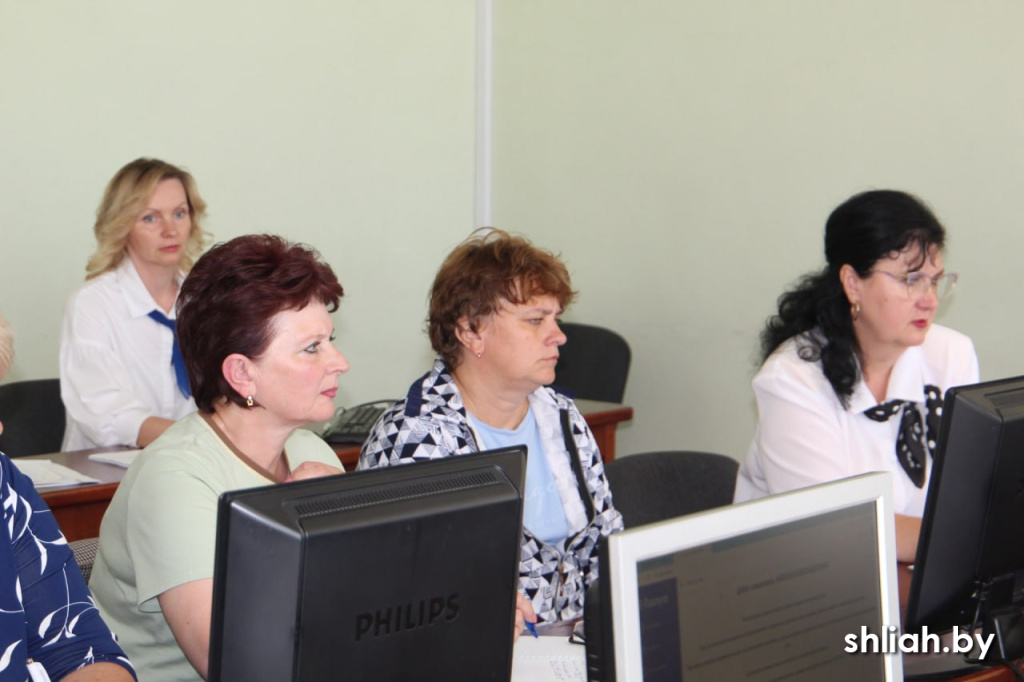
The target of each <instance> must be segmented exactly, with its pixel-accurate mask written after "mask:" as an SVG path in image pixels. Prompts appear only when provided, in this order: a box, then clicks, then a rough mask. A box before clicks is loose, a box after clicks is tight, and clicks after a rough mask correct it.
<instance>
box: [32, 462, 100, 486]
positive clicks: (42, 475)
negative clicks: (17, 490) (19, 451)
mask: <svg viewBox="0 0 1024 682" xmlns="http://www.w3.org/2000/svg"><path fill="white" fill-rule="evenodd" d="M14 466H16V467H18V470H19V471H21V473H23V474H25V475H26V476H28V477H29V478H31V479H32V484H33V485H34V486H35V487H36V490H51V489H53V488H69V487H71V486H76V485H87V484H90V483H99V481H98V480H97V479H95V478H92V477H91V476H86V475H85V474H80V473H78V472H77V471H75V470H74V469H69V468H68V467H66V466H64V465H62V464H57V463H55V462H51V461H50V460H48V459H25V458H20V459H16V460H14Z"/></svg>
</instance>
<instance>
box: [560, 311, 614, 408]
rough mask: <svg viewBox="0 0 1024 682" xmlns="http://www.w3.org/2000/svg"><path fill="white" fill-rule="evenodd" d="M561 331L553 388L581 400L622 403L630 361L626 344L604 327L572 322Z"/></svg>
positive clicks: (564, 324)
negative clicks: (564, 339)
mask: <svg viewBox="0 0 1024 682" xmlns="http://www.w3.org/2000/svg"><path fill="white" fill-rule="evenodd" d="M561 327H562V332H563V333H564V334H565V336H566V342H565V345H564V346H562V347H561V349H560V351H559V358H558V365H557V367H556V368H555V382H554V386H556V387H557V388H561V389H565V390H566V391H568V392H569V393H571V394H572V396H573V397H574V398H579V399H581V400H603V401H605V402H609V403H621V402H622V397H623V396H624V395H625V393H626V379H627V378H628V377H629V361H630V358H631V353H630V350H629V344H628V343H626V340H625V339H624V338H622V337H621V336H619V335H618V334H616V333H615V332H613V331H611V330H610V329H605V328H604V327H595V326H593V325H589V324H577V323H575V322H563V323H562V325H561Z"/></svg>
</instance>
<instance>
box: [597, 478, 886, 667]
mask: <svg viewBox="0 0 1024 682" xmlns="http://www.w3.org/2000/svg"><path fill="white" fill-rule="evenodd" d="M891 485H892V483H891V479H890V476H889V474H887V473H877V474H866V475H863V476H858V477H854V478H850V479H845V480H843V481H839V482H835V483H827V484H823V485H820V486H814V487H812V488H805V489H802V490H798V491H794V492H791V493H785V494H781V495H775V496H772V497H766V498H763V499H759V500H754V501H751V502H746V503H743V504H738V505H733V506H731V507H723V508H720V509H715V510H711V511H707V512H703V513H698V514H692V515H688V516H683V517H679V518H677V519H673V520H670V521H664V522H661V523H655V524H651V525H647V526H641V527H638V528H636V529H633V530H627V531H625V532H623V533H618V534H616V535H611V536H609V537H608V540H607V551H606V559H605V563H603V564H602V566H601V587H602V588H603V589H602V590H601V596H600V609H599V613H600V618H601V628H600V629H601V630H602V631H603V634H602V636H600V637H599V640H600V641H602V643H603V644H605V645H607V643H608V642H609V641H611V642H613V645H612V647H611V648H612V650H613V651H614V655H613V656H606V655H605V654H604V653H603V652H597V651H592V646H591V639H590V631H589V630H590V627H589V626H590V623H587V626H588V633H587V658H588V674H589V679H590V680H591V682H594V681H595V680H601V681H602V682H605V681H609V680H620V681H621V682H626V681H628V680H641V679H642V680H644V681H645V682H679V681H680V680H686V682H702V681H705V680H707V681H710V682H720V681H721V680H749V681H751V682H766V681H768V680H787V681H794V682H795V681H798V680H813V681H818V680H826V679H827V680H850V681H856V682H868V681H880V680H886V681H890V682H895V681H896V680H902V679H903V676H902V661H901V658H900V656H899V654H898V653H897V654H895V655H892V654H889V653H881V652H882V651H886V650H891V647H889V648H888V649H887V647H886V642H888V641H890V640H891V639H892V637H893V636H895V635H896V634H897V633H898V627H899V603H898V590H897V586H896V543H895V531H894V523H893V509H892V491H891ZM588 596H589V595H588ZM587 607H588V608H587V619H588V620H589V619H590V618H591V617H592V615H594V614H593V613H592V610H591V604H590V603H589V602H588V604H587ZM608 623H610V624H611V627H610V628H609V627H607V625H608ZM861 645H863V649H865V650H866V651H867V652H868V653H860V651H861V650H862V647H861ZM851 646H852V647H854V648H856V651H855V652H851ZM874 652H877V653H874ZM609 658H613V659H614V660H613V661H608V660H607V659H609ZM602 661H605V662H606V665H608V666H609V667H607V668H605V669H604V670H603V671H602V670H601V669H600V663H601V662H602ZM595 662H596V663H598V666H597V667H594V664H595ZM610 670H614V675H612V674H609V671H610Z"/></svg>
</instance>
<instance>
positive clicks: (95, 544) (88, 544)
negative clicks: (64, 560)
mask: <svg viewBox="0 0 1024 682" xmlns="http://www.w3.org/2000/svg"><path fill="white" fill-rule="evenodd" d="M99 546H100V539H99V538H85V539H83V540H75V541H74V542H69V543H68V547H70V548H71V553H72V554H74V555H75V561H76V562H78V570H80V571H81V572H82V577H83V578H85V583H86V584H87V585H88V584H89V578H90V577H91V576H92V565H93V562H95V561H96V550H97V549H99Z"/></svg>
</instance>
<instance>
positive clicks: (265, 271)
mask: <svg viewBox="0 0 1024 682" xmlns="http://www.w3.org/2000/svg"><path fill="white" fill-rule="evenodd" d="M342 295H343V291H342V287H341V285H340V284H339V283H338V280H337V278H336V277H335V275H334V273H333V272H332V271H331V269H330V267H329V266H328V265H327V264H325V263H323V262H322V261H321V260H320V258H319V255H318V254H317V253H316V252H315V251H313V250H312V249H310V248H308V247H305V246H302V245H297V244H291V243H289V242H287V241H285V240H284V239H281V238H280V237H274V236H268V235H249V236H244V237H238V238H236V239H233V240H231V241H230V242H227V243H225V244H220V245H217V246H215V247H214V248H212V249H211V250H210V251H209V252H208V253H206V254H205V255H204V256H203V257H201V258H200V259H199V261H198V262H197V263H196V265H195V267H194V268H193V270H192V272H191V274H190V275H189V276H188V278H187V279H186V280H185V282H184V283H183V284H182V287H181V293H180V296H179V299H178V309H177V319H178V334H179V338H180V342H181V352H182V355H183V356H184V360H185V365H186V367H187V369H188V375H189V380H190V383H191V386H192V391H193V395H194V397H195V401H196V407H197V408H198V410H199V411H198V413H196V414H192V415H189V416H187V417H185V418H183V419H182V420H180V421H179V422H177V423H176V424H174V425H173V426H172V427H170V428H169V429H167V431H165V432H164V433H163V435H161V436H160V437H159V438H158V439H157V440H156V441H154V442H153V444H152V445H150V446H149V447H147V448H146V449H145V450H144V451H143V452H142V453H141V454H140V455H139V457H138V459H137V460H136V461H135V462H134V463H133V464H132V466H131V468H130V469H129V470H128V472H127V473H126V474H125V478H124V481H123V482H122V483H121V485H120V486H119V487H118V490H117V493H116V494H115V495H114V499H113V500H112V502H111V504H110V508H109V510H108V511H107V513H106V515H105V516H104V518H103V524H102V526H101V528H100V546H99V552H98V554H97V557H96V564H95V567H94V569H93V576H92V581H91V586H92V588H93V592H94V594H95V596H96V601H97V604H98V605H99V608H100V611H101V612H102V613H103V615H104V617H105V618H106V619H107V622H108V623H110V624H111V626H112V627H113V628H114V629H115V631H116V632H118V633H120V635H121V644H122V646H123V647H124V648H125V650H126V651H127V652H130V654H129V655H131V656H132V658H133V660H134V662H135V664H136V668H137V669H138V671H139V677H140V678H141V679H144V680H147V681H149V680H153V681H157V682H159V681H160V680H191V679H195V680H198V679H200V678H205V677H206V672H207V662H208V656H209V639H210V613H211V602H212V595H213V563H214V561H213V554H214V544H215V532H216V525H217V523H216V521H217V499H218V497H219V496H220V494H221V493H222V492H224V491H226V490H235V489H239V488H251V487H256V486H261V485H269V484H271V483H283V482H287V481H292V480H298V479H303V478H312V477H316V476H324V475H329V474H338V473H341V470H340V469H339V468H338V464H339V463H338V458H337V456H336V455H335V454H334V452H333V451H332V450H331V449H330V447H329V446H327V444H326V443H324V442H323V441H322V440H321V439H320V438H319V437H318V436H316V435H315V434H314V433H313V432H312V431H307V430H304V429H300V428H299V427H301V426H304V425H306V424H309V423H311V422H317V421H324V420H326V419H328V418H329V417H330V416H331V414H332V413H333V411H334V395H335V393H336V392H337V382H338V376H339V375H340V374H342V373H344V372H345V371H347V370H348V362H347V361H346V360H345V358H344V356H342V354H341V353H340V352H339V351H338V350H337V349H335V348H334V346H333V345H332V339H333V335H334V326H333V323H332V321H331V316H330V313H331V312H333V311H334V310H336V309H337V307H338V302H339V300H340V299H341V297H342ZM270 579H272V577H271V576H268V580H270ZM254 598H258V597H257V596H256V595H254ZM115 624H116V625H115Z"/></svg>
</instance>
